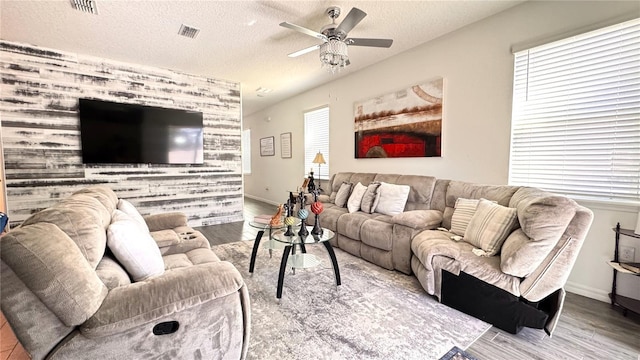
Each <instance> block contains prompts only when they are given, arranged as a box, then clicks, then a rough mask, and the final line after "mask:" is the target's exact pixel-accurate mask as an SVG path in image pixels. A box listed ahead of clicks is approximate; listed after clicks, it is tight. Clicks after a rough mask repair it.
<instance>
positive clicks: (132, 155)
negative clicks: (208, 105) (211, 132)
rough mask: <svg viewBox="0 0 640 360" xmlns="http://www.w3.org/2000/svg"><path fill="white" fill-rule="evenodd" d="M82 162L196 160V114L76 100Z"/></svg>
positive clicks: (199, 150) (199, 155)
mask: <svg viewBox="0 0 640 360" xmlns="http://www.w3.org/2000/svg"><path fill="white" fill-rule="evenodd" d="M78 109H79V114H80V115H79V116H80V139H81V144H82V162H83V163H85V164H109V163H115V164H202V163H203V139H202V137H203V130H202V113H201V112H197V111H187V110H178V109H166V108H160V107H152V106H142V105H136V104H121V103H115V102H110V101H102V100H94V99H80V100H79V106H78Z"/></svg>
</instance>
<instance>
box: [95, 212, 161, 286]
mask: <svg viewBox="0 0 640 360" xmlns="http://www.w3.org/2000/svg"><path fill="white" fill-rule="evenodd" d="M107 245H108V246H109V249H111V251H112V252H113V254H114V256H115V257H116V259H118V261H119V262H120V263H121V264H122V266H124V268H125V269H126V270H127V272H128V273H129V275H130V276H131V278H132V279H133V280H134V281H143V280H146V279H148V278H151V277H154V276H158V275H161V274H162V273H163V272H164V262H163V261H162V255H161V254H160V249H159V248H158V246H157V245H156V242H155V240H153V238H152V237H151V235H149V233H148V232H145V231H144V230H142V228H141V227H140V225H139V224H138V223H137V222H136V221H135V220H134V219H132V218H131V217H130V216H129V215H127V214H125V213H124V212H122V211H120V210H115V211H114V212H113V220H112V222H111V225H109V227H108V228H107Z"/></svg>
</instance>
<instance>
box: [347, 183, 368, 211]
mask: <svg viewBox="0 0 640 360" xmlns="http://www.w3.org/2000/svg"><path fill="white" fill-rule="evenodd" d="M366 191H367V187H366V186H364V185H362V184H361V183H357V184H356V186H354V187H353V191H351V196H349V201H347V209H349V212H350V213H353V212H356V211H358V210H360V204H361V203H362V197H363V196H364V193H365V192H366Z"/></svg>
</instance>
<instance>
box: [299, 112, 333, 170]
mask: <svg viewBox="0 0 640 360" xmlns="http://www.w3.org/2000/svg"><path fill="white" fill-rule="evenodd" d="M318 152H321V153H322V155H323V157H324V160H325V161H326V162H327V163H326V164H323V165H321V166H320V174H318V164H314V163H313V159H314V158H315V157H316V154H317V153H318ZM310 169H313V172H314V177H315V178H316V179H318V178H319V179H322V180H328V179H329V107H327V106H325V107H322V108H319V109H316V110H312V111H308V112H305V113H304V176H308V172H309V170H310Z"/></svg>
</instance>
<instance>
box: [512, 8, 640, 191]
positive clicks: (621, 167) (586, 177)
mask: <svg viewBox="0 0 640 360" xmlns="http://www.w3.org/2000/svg"><path fill="white" fill-rule="evenodd" d="M514 67H515V68H514V85H513V118H512V127H511V131H512V133H511V156H510V166H509V183H510V184H513V185H528V186H536V187H540V188H543V189H546V190H549V191H552V192H555V193H560V194H566V195H569V196H573V197H575V198H585V199H596V200H606V201H610V202H619V203H632V204H640V19H635V20H632V21H628V22H624V23H621V24H618V25H614V26H610V27H607V28H604V29H600V30H596V31H592V32H589V33H585V34H581V35H578V36H574V37H571V38H568V39H564V40H560V41H556V42H553V43H549V44H546V45H542V46H538V47H535V48H532V49H529V50H525V51H521V52H518V53H516V54H515V65H514Z"/></svg>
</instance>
